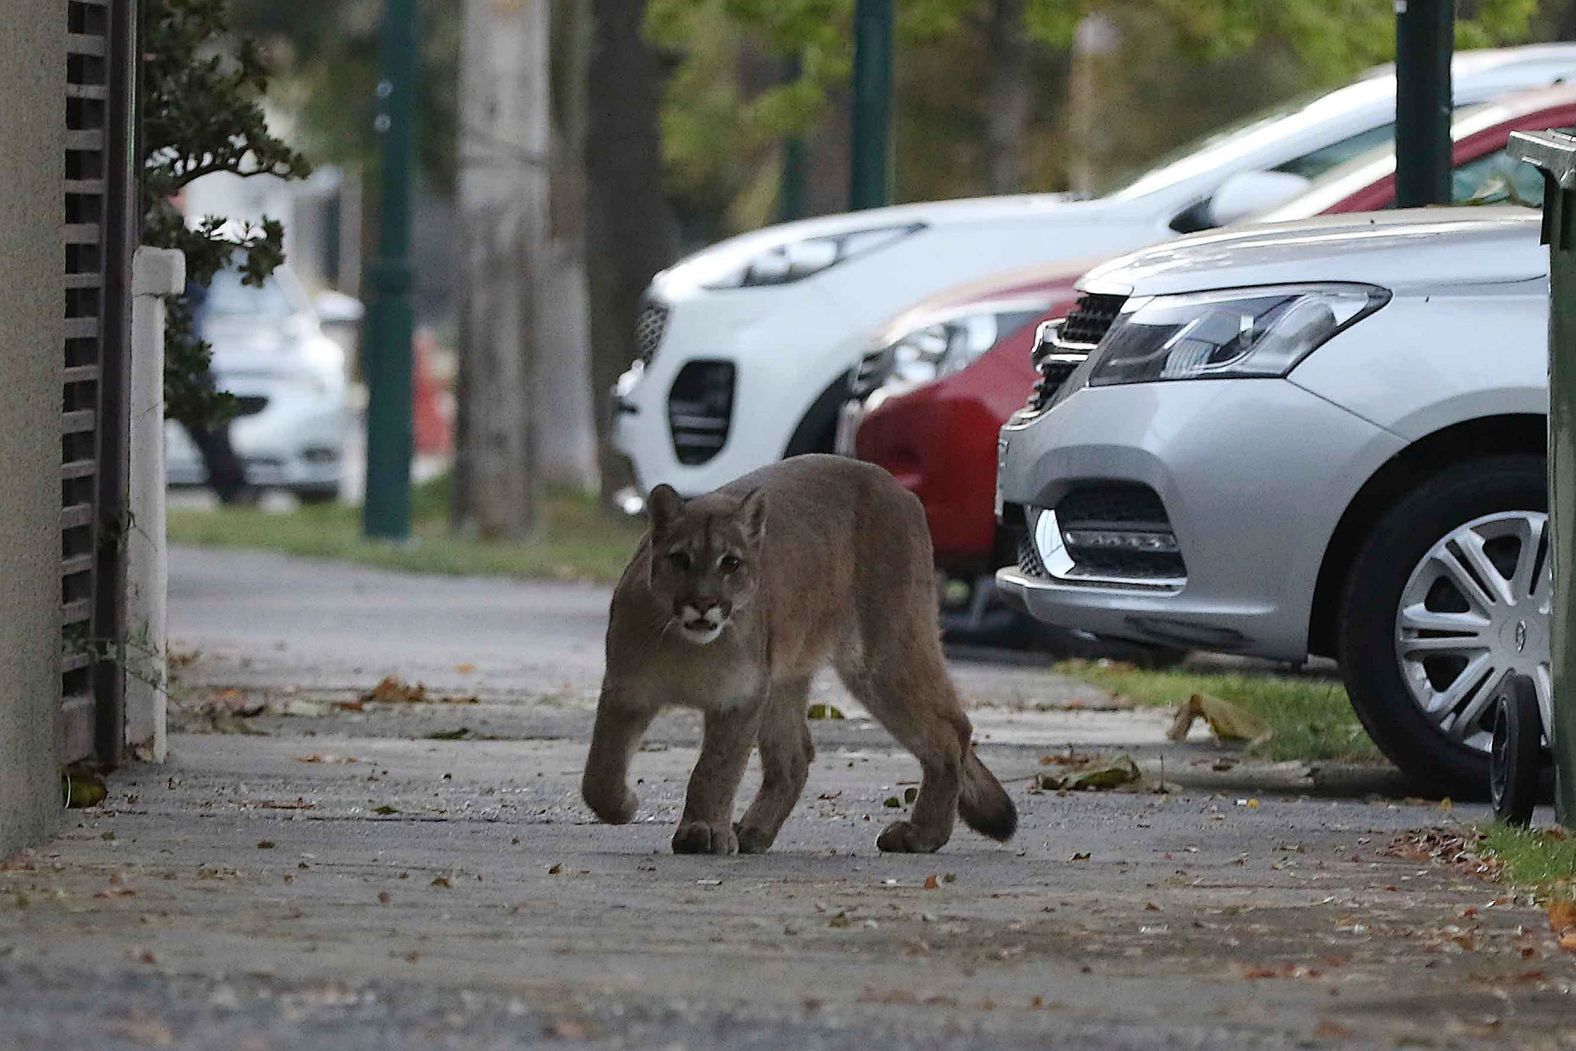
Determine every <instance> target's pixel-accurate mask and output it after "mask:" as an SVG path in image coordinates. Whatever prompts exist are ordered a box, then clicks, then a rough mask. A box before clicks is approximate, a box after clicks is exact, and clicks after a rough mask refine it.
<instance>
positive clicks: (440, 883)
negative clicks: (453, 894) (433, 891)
mask: <svg viewBox="0 0 1576 1051" xmlns="http://www.w3.org/2000/svg"><path fill="white" fill-rule="evenodd" d="M432 886H434V887H444V888H449V887H453V886H454V884H453V882H451V881H450V879H449V877H447V876H434V877H433V878H432Z"/></svg>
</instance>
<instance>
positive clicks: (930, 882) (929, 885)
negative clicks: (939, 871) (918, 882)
mask: <svg viewBox="0 0 1576 1051" xmlns="http://www.w3.org/2000/svg"><path fill="white" fill-rule="evenodd" d="M940 886H941V880H939V879H938V878H936V874H935V873H934V872H932V873H931V874H930V875H928V876H926V877H925V889H926V890H935V889H936V888H938V887H940Z"/></svg>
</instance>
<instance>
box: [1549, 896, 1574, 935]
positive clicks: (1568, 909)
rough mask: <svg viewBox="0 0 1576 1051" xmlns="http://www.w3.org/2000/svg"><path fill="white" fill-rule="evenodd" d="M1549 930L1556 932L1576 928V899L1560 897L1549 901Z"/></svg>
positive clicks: (1561, 932) (1564, 931)
mask: <svg viewBox="0 0 1576 1051" xmlns="http://www.w3.org/2000/svg"><path fill="white" fill-rule="evenodd" d="M1549 930H1551V931H1553V932H1554V933H1555V934H1565V933H1567V932H1568V931H1573V930H1576V900H1572V899H1570V898H1560V899H1558V900H1556V901H1552V902H1550V903H1549Z"/></svg>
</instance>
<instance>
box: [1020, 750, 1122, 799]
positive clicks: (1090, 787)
mask: <svg viewBox="0 0 1576 1051" xmlns="http://www.w3.org/2000/svg"><path fill="white" fill-rule="evenodd" d="M1142 779H1143V775H1142V774H1141V773H1140V772H1139V770H1138V764H1137V763H1136V762H1134V761H1133V757H1132V756H1130V755H1127V754H1125V753H1124V754H1122V755H1119V756H1117V757H1116V758H1115V759H1111V760H1107V761H1105V762H1101V763H1094V764H1092V765H1086V766H1082V767H1077V768H1074V769H1071V770H1068V771H1066V772H1065V773H1051V772H1048V771H1042V772H1041V773H1039V774H1037V775H1036V776H1035V783H1036V784H1037V785H1038V786H1039V787H1040V788H1042V789H1046V790H1050V791H1056V790H1061V789H1067V790H1069V791H1073V792H1102V791H1107V790H1109V789H1112V788H1120V787H1122V786H1123V785H1131V784H1137V783H1138V782H1139V781H1140V780H1142Z"/></svg>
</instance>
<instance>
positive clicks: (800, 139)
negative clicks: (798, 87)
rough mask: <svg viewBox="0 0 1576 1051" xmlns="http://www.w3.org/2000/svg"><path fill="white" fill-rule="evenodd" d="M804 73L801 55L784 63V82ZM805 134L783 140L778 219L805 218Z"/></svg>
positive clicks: (792, 81)
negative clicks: (800, 59) (800, 60)
mask: <svg viewBox="0 0 1576 1051" xmlns="http://www.w3.org/2000/svg"><path fill="white" fill-rule="evenodd" d="M801 74H802V69H801V66H800V63H799V56H798V55H794V56H792V57H791V58H789V59H788V60H787V61H785V62H784V63H783V74H782V78H783V83H784V84H793V83H795V82H797V81H798V79H799V77H800V76H801ZM804 177H805V167H804V136H803V135H794V136H792V137H790V138H787V139H784V140H783V169H782V175H781V176H780V177H779V178H778V182H777V221H778V222H784V223H785V222H788V221H790V220H792V219H803V218H804Z"/></svg>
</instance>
